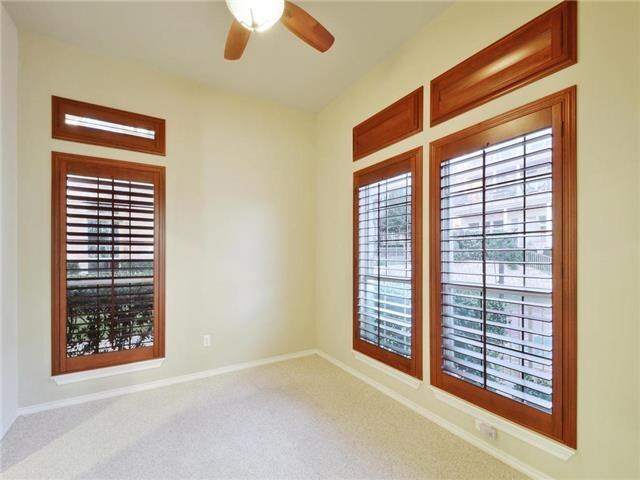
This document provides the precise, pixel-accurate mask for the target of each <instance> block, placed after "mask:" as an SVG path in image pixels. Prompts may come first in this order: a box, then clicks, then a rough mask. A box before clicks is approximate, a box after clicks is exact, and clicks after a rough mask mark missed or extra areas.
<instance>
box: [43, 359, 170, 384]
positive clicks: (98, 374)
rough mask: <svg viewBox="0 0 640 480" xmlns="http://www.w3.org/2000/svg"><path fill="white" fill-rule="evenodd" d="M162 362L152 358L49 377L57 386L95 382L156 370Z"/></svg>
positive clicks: (162, 360)
mask: <svg viewBox="0 0 640 480" xmlns="http://www.w3.org/2000/svg"><path fill="white" fill-rule="evenodd" d="M163 362H164V358H154V359H153V360H145V361H144V362H134V363H126V364H124V365H116V366H113V367H104V368H98V369H95V370H87V371H83V372H74V373H65V374H63V375H55V376H53V377H51V380H53V381H54V382H56V383H57V384H58V385H67V384H69V383H76V382H83V381H85V380H95V379H96V378H104V377H111V376H113V375H121V374H123V373H131V372H138V371H141V370H149V369H151V368H158V367H160V366H161V365H162V363H163Z"/></svg>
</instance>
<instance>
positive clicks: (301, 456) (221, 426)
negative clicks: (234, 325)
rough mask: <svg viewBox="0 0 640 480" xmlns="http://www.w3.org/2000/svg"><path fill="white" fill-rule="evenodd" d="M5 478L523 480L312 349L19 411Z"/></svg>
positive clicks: (1, 465) (2, 466)
mask: <svg viewBox="0 0 640 480" xmlns="http://www.w3.org/2000/svg"><path fill="white" fill-rule="evenodd" d="M0 454H1V455H2V457H1V461H0V470H1V471H2V472H3V473H2V477H3V478H4V479H7V480H8V479H14V478H15V479H28V478H65V479H67V478H68V479H75V478H95V479H191V478H194V479H195V478H198V479H204V478H227V479H234V478H264V479H272V478H273V479H280V478H284V479H316V478H352V479H356V478H357V479H369V478H388V479H400V478H429V479H474V480H478V479H502V478H522V475H521V474H519V473H518V472H516V471H514V470H512V469H511V468H509V467H507V466H506V465H504V464H502V463H500V462H499V461H497V460H495V459H493V458H492V457H490V456H488V455H486V454H485V453H483V452H481V451H480V450H478V449H476V448H475V447H472V446H471V445H469V444H467V443H465V442H464V441H462V440H460V439H458V438H457V437H455V436H454V435H452V434H450V433H448V432H446V431H445V430H443V429H441V428H440V427H438V426H436V425H435V424H433V423H431V422H429V421H427V420H425V419H424V418H422V417H421V416H419V415H417V414H415V413H413V412H412V411H410V410H408V409H407V408H405V407H403V406H402V405H400V404H398V403H397V402H395V401H393V400H391V399H389V398H388V397H386V396H385V395H383V394H381V393H379V392H378V391H376V390H375V389H373V388H371V387H369V386H368V385H366V384H364V383H363V382H361V381H359V380H357V379H355V378H354V377H352V376H350V375H349V374H347V373H345V372H343V371H342V370H340V369H338V368H336V367H335V366H333V365H332V364H330V363H328V362H326V361H325V360H323V359H321V358H319V357H317V356H313V357H305V358H301V359H297V360H291V361H288V362H282V363H278V364H274V365H269V366H265V367H260V368H255V369H251V370H244V371H241V372H235V373H230V374H226V375H221V376H217V377H211V378H208V379H204V380H198V381H194V382H189V383H183V384H179V385H174V386H171V387H167V388H161V389H157V390H151V391H147V392H141V393H136V394H132V395H127V396H123V397H118V398H114V399H110V400H102V401H98V402H92V403H86V404H83V405H78V406H72V407H67V408H63V409H58V410H52V411H48V412H43V413H39V414H34V415H31V416H28V417H22V418H19V419H18V420H17V422H16V424H15V425H14V426H13V428H12V429H11V431H10V432H9V433H8V435H7V436H6V437H5V439H4V440H3V441H2V444H1V446H0Z"/></svg>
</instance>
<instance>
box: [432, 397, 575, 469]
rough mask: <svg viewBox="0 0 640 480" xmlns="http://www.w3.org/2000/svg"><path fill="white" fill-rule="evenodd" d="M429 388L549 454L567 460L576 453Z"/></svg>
mask: <svg viewBox="0 0 640 480" xmlns="http://www.w3.org/2000/svg"><path fill="white" fill-rule="evenodd" d="M429 389H430V390H431V391H432V392H433V394H434V395H435V397H436V399H438V400H440V401H441V402H444V403H446V404H447V405H450V406H451V407H453V408H455V409H457V410H460V411H462V412H464V413H467V414H469V415H471V416H473V417H474V418H476V419H478V420H480V421H482V422H483V423H487V424H489V425H491V426H493V427H495V428H496V429H497V430H499V431H502V432H505V433H507V434H509V435H511V436H513V437H514V438H517V439H519V440H522V441H523V442H526V443H528V444H529V445H532V446H534V447H536V448H539V449H540V450H542V451H544V452H547V453H550V454H551V455H553V456H555V457H557V458H559V459H561V460H565V461H566V460H569V459H570V458H571V457H572V456H573V455H574V454H575V453H576V451H575V450H574V449H573V448H570V447H567V446H566V445H563V444H561V443H558V442H556V441H554V440H551V439H550V438H547V437H545V436H544V435H540V434H539V433H536V432H534V431H532V430H529V429H527V428H525V427H522V426H520V425H518V424H515V423H513V422H510V421H509V420H507V419H505V418H502V417H499V416H498V415H494V414H493V413H491V412H488V411H486V410H484V409H482V408H480V407H476V406H475V405H473V404H471V403H469V402H466V401H465V400H462V399H460V398H458V397H456V396H454V395H451V394H450V393H447V392H445V391H444V390H440V389H439V388H436V387H433V386H429Z"/></svg>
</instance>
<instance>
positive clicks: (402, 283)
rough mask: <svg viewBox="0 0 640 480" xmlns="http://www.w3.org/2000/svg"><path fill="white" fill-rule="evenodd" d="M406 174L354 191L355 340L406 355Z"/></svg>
mask: <svg viewBox="0 0 640 480" xmlns="http://www.w3.org/2000/svg"><path fill="white" fill-rule="evenodd" d="M411 181H412V178H411V173H403V174H400V175H396V176H394V177H392V178H388V179H385V180H381V181H377V182H375V183H370V184H368V185H364V186H361V187H359V190H358V249H359V252H358V265H359V269H358V303H357V305H358V318H359V335H360V339H361V340H364V341H366V342H369V343H372V344H373V345H376V346H378V347H380V348H383V349H385V350H388V351H391V352H393V353H395V354H397V355H401V356H403V357H405V358H411V355H412V351H411V348H412V344H411V337H412V284H411V282H412V248H411V245H412V225H411V210H412V204H411V202H412V194H411V188H412V185H411Z"/></svg>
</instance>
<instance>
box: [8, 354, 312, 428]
mask: <svg viewBox="0 0 640 480" xmlns="http://www.w3.org/2000/svg"><path fill="white" fill-rule="evenodd" d="M315 353H316V350H314V349H310V350H302V351H299V352H293V353H286V354H283V355H276V356H274V357H268V358H263V359H260V360H252V361H249V362H243V363H236V364H233V365H227V366H224V367H218V368H213V369H210V370H203V371H200V372H195V373H188V374H186V375H180V376H176V377H170V378H163V379H162V380H156V381H153V382H146V383H139V384H137V385H129V386H126V387H121V388H114V389H112V390H105V391H102V392H97V393H91V394H88V395H79V396H76V397H70V398H65V399H62V400H56V401H53V402H47V403H38V404H35V405H29V406H26V407H19V408H18V416H21V415H31V414H32V413H38V412H44V411H46V410H54V409H56V408H62V407H68V406H70V405H78V404H81V403H87V402H93V401H95V400H104V399H107V398H113V397H119V396H122V395H126V394H128V393H135V392H142V391H145V390H153V389H154V388H160V387H166V386H169V385H175V384H178V383H184V382H190V381H191V380H200V379H202V378H207V377H214V376H216V375H222V374H224V373H231V372H236V371H238V370H246V369H249V368H254V367H261V366H263V365H269V364H272V363H278V362H284V361H286V360H293V359H294V358H300V357H306V356H309V355H314V354H315Z"/></svg>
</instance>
